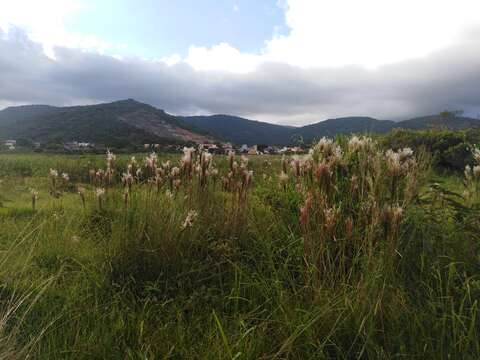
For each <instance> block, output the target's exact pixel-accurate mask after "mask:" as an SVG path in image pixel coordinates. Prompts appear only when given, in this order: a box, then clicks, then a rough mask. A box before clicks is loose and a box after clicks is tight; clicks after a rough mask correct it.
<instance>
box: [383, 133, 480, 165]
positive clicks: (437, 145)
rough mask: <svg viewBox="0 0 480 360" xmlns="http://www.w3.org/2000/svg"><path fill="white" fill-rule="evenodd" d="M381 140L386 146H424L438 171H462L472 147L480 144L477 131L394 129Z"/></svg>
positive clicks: (470, 158)
mask: <svg viewBox="0 0 480 360" xmlns="http://www.w3.org/2000/svg"><path fill="white" fill-rule="evenodd" d="M381 139H382V140H381V141H382V144H383V145H384V146H385V147H390V148H393V149H399V148H402V147H411V148H412V149H415V150H417V151H418V150H420V149H422V148H424V149H426V150H427V151H428V152H429V153H430V154H431V155H432V157H433V166H434V167H435V168H436V169H438V170H456V171H463V169H464V168H465V166H466V165H467V164H470V163H472V159H473V158H472V153H471V149H472V146H474V145H475V144H478V143H480V130H478V129H468V130H463V131H452V130H447V129H429V130H420V131H419V130H407V129H396V130H394V131H392V132H391V133H389V134H387V135H385V136H383V137H382V138H381Z"/></svg>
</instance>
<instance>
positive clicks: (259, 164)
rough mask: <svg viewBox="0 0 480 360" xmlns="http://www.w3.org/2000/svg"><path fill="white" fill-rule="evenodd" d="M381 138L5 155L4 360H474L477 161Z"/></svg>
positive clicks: (0, 353) (479, 346)
mask: <svg viewBox="0 0 480 360" xmlns="http://www.w3.org/2000/svg"><path fill="white" fill-rule="evenodd" d="M387 140H388V139H387ZM379 143H381V144H384V142H382V141H379ZM379 143H377V142H375V141H372V140H371V139H369V138H357V137H353V138H350V139H347V138H340V139H338V140H337V141H335V142H333V141H331V140H328V139H322V140H321V141H320V142H318V144H316V145H315V146H314V147H313V148H312V151H311V154H310V155H306V156H301V157H291V158H290V157H288V158H280V157H250V158H240V157H237V156H234V155H231V156H225V157H220V156H219V157H214V158H212V157H211V156H210V155H209V154H206V153H203V152H202V151H201V150H200V151H194V150H193V149H185V154H184V156H183V157H182V158H181V159H180V158H179V157H178V158H174V157H170V159H169V160H168V159H167V158H166V157H164V156H160V155H158V156H157V155H156V154H151V155H149V156H148V157H147V158H146V159H145V160H141V161H140V160H135V159H132V158H130V157H126V156H123V157H118V158H117V157H115V155H113V154H108V155H107V159H106V160H105V159H104V157H95V156H90V157H80V156H75V157H73V156H72V157H68V156H60V155H57V156H48V155H28V156H27V155H23V156H22V155H19V156H15V155H11V156H8V155H4V156H0V169H1V170H0V177H1V184H0V205H1V207H0V225H1V229H2V231H1V232H0V244H1V250H2V253H1V254H0V257H1V258H0V260H1V261H2V266H1V267H0V269H1V270H0V276H1V290H0V299H1V302H0V319H1V321H0V332H1V333H2V336H1V337H0V339H2V340H0V345H1V346H0V358H14V357H15V356H16V357H18V358H24V357H25V356H27V354H29V355H30V356H31V357H33V358H38V359H121V358H132V359H157V358H225V359H232V358H235V359H259V358H268V359H270V358H279V359H283V358H292V359H305V358H317V359H323V358H325V359H328V358H344V359H352V358H364V359H377V358H409V359H410V358H421V359H447V358H451V359H460V358H461V359H463V358H466V359H468V358H471V359H477V358H478V357H479V355H480V340H479V339H480V323H479V320H480V319H479V314H478V300H479V296H480V277H479V275H480V273H479V234H480V232H479V230H480V228H479V227H480V224H479V216H478V215H479V212H478V210H479V207H478V206H479V204H480V202H479V197H478V189H477V187H478V186H477V179H478V178H479V175H480V167H476V166H477V164H478V161H480V156H479V153H478V152H475V150H474V152H473V156H472V157H471V158H470V159H471V160H469V161H471V163H470V164H469V167H467V169H466V171H465V174H463V173H460V174H458V173H456V174H453V173H452V174H450V173H449V174H445V173H444V174H443V175H442V176H440V175H438V173H436V172H434V171H432V170H431V167H430V164H431V163H432V158H434V157H435V154H432V153H431V151H426V150H425V149H422V148H421V147H418V148H415V152H413V151H412V150H410V149H409V148H403V147H402V148H398V149H395V151H394V150H388V149H386V148H384V147H382V146H381V145H379ZM427 150H428V149H427ZM137 158H138V159H139V156H137ZM63 173H65V174H63ZM1 341H3V342H4V343H5V345H4V344H3V343H2V342H1Z"/></svg>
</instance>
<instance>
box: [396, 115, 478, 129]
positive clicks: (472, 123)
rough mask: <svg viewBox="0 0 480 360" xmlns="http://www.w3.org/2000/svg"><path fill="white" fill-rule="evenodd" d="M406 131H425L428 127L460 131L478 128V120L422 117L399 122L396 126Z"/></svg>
mask: <svg viewBox="0 0 480 360" xmlns="http://www.w3.org/2000/svg"><path fill="white" fill-rule="evenodd" d="M397 125H398V126H399V127H402V128H406V129H417V130H418V129H426V128H429V127H446V128H448V129H451V130H462V129H468V128H472V127H478V126H480V120H479V119H474V118H469V117H463V116H442V115H431V116H422V117H417V118H413V119H409V120H404V121H401V122H399V123H398V124H397Z"/></svg>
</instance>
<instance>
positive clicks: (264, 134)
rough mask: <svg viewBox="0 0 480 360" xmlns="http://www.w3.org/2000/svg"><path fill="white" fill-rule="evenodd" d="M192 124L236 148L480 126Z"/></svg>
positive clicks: (453, 121) (431, 120)
mask: <svg viewBox="0 0 480 360" xmlns="http://www.w3.org/2000/svg"><path fill="white" fill-rule="evenodd" d="M183 119H184V121H185V122H187V123H188V124H190V125H192V126H195V127H196V128H198V129H201V130H204V131H207V132H208V133H210V134H212V135H214V136H216V137H218V138H220V139H225V140H228V141H231V142H233V143H235V144H249V145H251V144H266V145H287V144H291V143H292V142H293V141H294V140H299V139H303V141H304V142H306V143H308V142H311V141H313V140H314V139H320V138H321V137H323V136H326V137H333V136H335V135H338V134H352V133H380V134H383V133H386V132H389V131H390V130H392V129H394V128H407V129H427V128H430V127H446V128H449V129H452V130H460V129H466V128H470V127H476V126H480V120H478V119H473V118H468V117H459V116H440V115H432V116H423V117H418V118H413V119H409V120H404V121H399V122H395V121H391V120H378V119H374V118H371V117H365V116H352V117H343V118H337V119H328V120H324V121H320V122H317V123H314V124H310V125H306V126H301V127H289V126H282V125H274V124H270V123H264V122H260V121H254V120H249V119H244V118H240V117H236V116H229V115H211V116H190V117H184V118H183Z"/></svg>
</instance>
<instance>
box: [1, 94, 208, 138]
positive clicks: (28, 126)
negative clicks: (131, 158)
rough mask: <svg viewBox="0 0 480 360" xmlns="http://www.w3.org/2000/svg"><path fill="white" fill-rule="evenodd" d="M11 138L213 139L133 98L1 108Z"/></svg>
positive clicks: (3, 132) (4, 128) (5, 130)
mask: <svg viewBox="0 0 480 360" xmlns="http://www.w3.org/2000/svg"><path fill="white" fill-rule="evenodd" d="M8 138H13V139H18V138H27V139H31V140H33V141H40V142H49V141H58V142H68V141H87V142H93V143H98V144H103V145H108V146H126V145H128V144H143V143H164V142H187V141H193V142H205V141H211V137H210V136H207V135H205V134H204V133H203V132H202V131H199V130H195V129H193V128H192V127H191V126H190V125H188V124H186V123H184V122H183V121H182V120H181V119H179V118H178V117H176V116H173V115H169V114H167V113H166V112H164V111H163V110H160V109H157V108H155V107H153V106H150V105H147V104H143V103H140V102H138V101H135V100H132V99H128V100H121V101H116V102H112V103H107V104H98V105H86V106H71V107H52V106H46V105H30V106H17V107H10V108H6V109H4V110H2V111H0V139H4V140H5V139H8Z"/></svg>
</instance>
